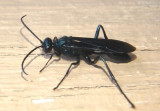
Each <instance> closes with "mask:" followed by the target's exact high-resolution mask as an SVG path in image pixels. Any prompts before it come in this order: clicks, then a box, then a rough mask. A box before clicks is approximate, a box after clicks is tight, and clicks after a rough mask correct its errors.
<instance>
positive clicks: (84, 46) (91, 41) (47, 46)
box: [21, 15, 136, 108]
mask: <svg viewBox="0 0 160 111" xmlns="http://www.w3.org/2000/svg"><path fill="white" fill-rule="evenodd" d="M25 16H26V15H24V16H23V17H21V22H22V24H23V25H24V27H25V28H27V29H28V31H29V32H30V33H32V34H33V35H34V37H35V38H37V39H38V40H39V41H40V43H41V45H40V46H37V47H35V48H34V49H32V50H31V51H30V52H29V53H28V54H27V55H26V56H25V58H24V59H23V61H22V64H21V67H22V71H23V72H24V73H25V74H26V75H28V74H27V73H26V72H25V70H24V62H25V60H26V59H27V57H28V56H29V55H30V54H31V53H32V52H34V51H35V50H36V49H38V48H42V49H43V51H44V52H45V53H46V54H49V53H51V55H50V58H49V60H48V61H47V63H46V64H45V66H44V67H43V68H42V69H41V70H40V72H42V70H43V69H45V67H46V66H47V65H48V63H49V61H50V60H51V59H52V57H53V55H54V54H56V55H57V56H59V57H61V55H64V56H69V57H74V58H75V59H76V61H75V62H73V63H71V64H70V66H69V68H68V70H67V71H66V73H65V75H64V77H63V78H62V80H61V81H60V82H59V83H58V85H57V86H56V87H55V88H54V90H55V89H57V88H58V87H59V86H60V84H61V83H62V82H63V81H64V79H65V78H66V77H67V76H68V75H69V72H70V69H71V67H72V66H77V65H79V64H80V60H81V58H83V59H84V60H85V62H86V63H87V64H89V65H95V64H96V63H97V62H98V61H99V60H101V61H103V63H104V65H105V67H106V69H107V71H108V73H109V76H110V79H111V82H112V83H113V84H115V86H116V87H117V88H118V90H119V91H120V92H121V94H122V95H123V96H124V97H125V99H126V100H127V101H128V102H129V104H130V105H131V107H132V108H135V106H134V104H133V103H132V102H131V101H130V100H129V98H128V97H127V96H126V95H125V93H124V92H123V90H122V89H121V87H120V85H119V84H118V82H117V80H116V78H115V76H114V75H113V73H112V72H111V70H110V68H109V66H108V64H107V63H106V61H105V59H104V57H103V56H102V55H104V54H106V55H109V54H111V55H118V56H121V55H124V54H125V55H127V54H128V53H130V52H133V51H135V50H136V48H135V47H134V46H132V45H131V44H129V43H126V42H123V41H120V40H113V39H108V37H107V35H106V32H105V30H104V28H103V26H102V25H98V27H97V30H96V33H95V36H94V38H90V37H88V38H84V37H72V36H63V37H61V38H59V39H58V38H57V37H54V39H53V40H52V39H51V38H49V37H47V38H45V39H44V41H42V40H41V39H39V37H38V36H37V35H36V34H35V33H33V31H32V30H31V29H30V28H29V27H28V26H27V25H26V24H25V23H24V21H23V19H24V17H25ZM100 29H101V30H102V32H103V35H104V39H101V38H98V37H99V32H100ZM93 54H94V55H96V56H95V57H94V59H91V55H93Z"/></svg>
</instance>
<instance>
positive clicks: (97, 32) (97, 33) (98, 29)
mask: <svg viewBox="0 0 160 111" xmlns="http://www.w3.org/2000/svg"><path fill="white" fill-rule="evenodd" d="M100 28H101V29H102V31H103V35H104V38H105V39H108V37H107V35H106V32H105V30H104V28H103V26H102V25H98V27H97V30H96V33H95V36H94V38H95V39H98V36H99V31H100Z"/></svg>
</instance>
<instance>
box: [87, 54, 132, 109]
mask: <svg viewBox="0 0 160 111" xmlns="http://www.w3.org/2000/svg"><path fill="white" fill-rule="evenodd" d="M99 59H100V60H102V61H103V63H104V64H105V66H106V68H107V70H108V72H109V75H110V78H111V82H112V83H114V84H115V85H116V87H117V88H118V90H119V91H120V92H121V94H122V95H123V96H124V97H125V99H126V100H127V101H128V102H129V104H130V105H131V107H132V108H135V106H134V104H133V103H132V102H131V101H130V100H129V98H128V97H127V96H126V95H125V93H124V92H123V90H122V89H121V87H120V86H119V84H118V82H117V80H116V79H115V77H114V75H113V74H112V72H111V70H110V68H109V67H108V65H107V63H106V61H105V60H104V58H103V57H102V56H97V57H96V58H95V59H94V60H93V61H91V59H90V57H89V56H85V61H86V62H87V63H88V64H91V65H93V64H96V63H97V61H98V60H99Z"/></svg>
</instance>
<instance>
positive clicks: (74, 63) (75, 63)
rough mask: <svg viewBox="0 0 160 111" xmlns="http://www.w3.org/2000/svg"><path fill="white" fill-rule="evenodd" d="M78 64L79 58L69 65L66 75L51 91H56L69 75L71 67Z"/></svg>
mask: <svg viewBox="0 0 160 111" xmlns="http://www.w3.org/2000/svg"><path fill="white" fill-rule="evenodd" d="M79 63H80V58H79V57H77V61H76V62H73V63H71V65H70V66H69V68H68V70H67V72H66V74H65V75H64V77H63V78H62V80H61V81H60V82H59V83H58V85H57V86H56V87H55V88H54V89H53V90H56V89H57V88H58V87H59V86H60V84H61V83H62V82H63V81H64V79H65V78H66V77H67V76H68V75H69V71H70V69H71V67H72V65H78V64H79Z"/></svg>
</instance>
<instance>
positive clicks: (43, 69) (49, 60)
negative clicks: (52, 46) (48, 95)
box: [39, 54, 54, 72]
mask: <svg viewBox="0 0 160 111" xmlns="http://www.w3.org/2000/svg"><path fill="white" fill-rule="evenodd" d="M53 55H54V54H52V55H51V57H50V58H49V60H48V61H47V63H46V64H45V66H44V67H43V68H42V69H41V70H40V71H39V72H42V71H43V70H44V69H45V68H46V66H47V65H48V63H49V61H50V60H51V59H52V57H53Z"/></svg>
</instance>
